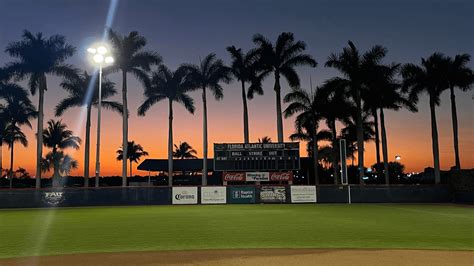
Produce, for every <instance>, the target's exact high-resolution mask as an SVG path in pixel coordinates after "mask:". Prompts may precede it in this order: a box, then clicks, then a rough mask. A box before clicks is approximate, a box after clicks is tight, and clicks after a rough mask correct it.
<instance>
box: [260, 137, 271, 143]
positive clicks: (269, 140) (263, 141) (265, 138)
mask: <svg viewBox="0 0 474 266" xmlns="http://www.w3.org/2000/svg"><path fill="white" fill-rule="evenodd" d="M258 143H272V138H270V137H269V136H263V137H262V138H261V139H260V138H259V139H258Z"/></svg>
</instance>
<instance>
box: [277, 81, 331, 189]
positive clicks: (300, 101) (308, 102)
mask: <svg viewBox="0 0 474 266" xmlns="http://www.w3.org/2000/svg"><path fill="white" fill-rule="evenodd" d="M324 100H325V99H323V98H322V94H321V93H320V92H319V90H316V91H315V92H311V93H308V92H306V91H304V90H302V89H295V90H293V91H292V92H290V93H288V94H287V95H286V96H285V98H284V99H283V101H284V102H285V103H289V105H288V107H287V108H286V110H285V111H284V115H285V118H288V117H291V116H293V115H295V114H297V116H296V119H295V127H296V131H297V132H301V131H302V128H305V129H306V130H307V133H311V134H312V135H311V136H310V139H311V141H312V144H313V147H312V151H313V163H314V164H313V165H314V176H315V180H316V184H319V176H318V171H317V169H318V141H315V140H319V139H318V138H317V134H318V128H319V121H320V120H321V119H322V116H321V113H320V105H319V103H320V102H321V101H324ZM308 125H310V127H308Z"/></svg>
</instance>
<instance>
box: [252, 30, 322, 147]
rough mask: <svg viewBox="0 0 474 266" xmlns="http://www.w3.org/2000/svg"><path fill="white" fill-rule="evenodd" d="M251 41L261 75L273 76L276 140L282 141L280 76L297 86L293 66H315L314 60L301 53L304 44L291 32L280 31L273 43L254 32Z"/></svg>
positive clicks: (297, 80) (297, 82) (298, 82)
mask: <svg viewBox="0 0 474 266" xmlns="http://www.w3.org/2000/svg"><path fill="white" fill-rule="evenodd" d="M253 42H254V43H255V44H256V45H257V50H256V51H257V53H258V54H259V62H260V64H261V67H262V69H264V71H263V72H262V77H265V76H267V75H268V74H270V73H273V75H274V77H275V86H274V87H273V89H274V90H275V94H276V113H277V133H278V142H283V120H282V110H281V85H280V77H281V76H283V77H285V79H286V80H287V81H288V84H289V85H290V87H292V88H299V86H300V79H299V77H298V73H297V72H296V70H295V67H297V66H304V65H309V66H312V67H316V61H315V60H314V59H313V58H312V57H311V56H310V55H307V54H303V52H304V50H305V49H306V44H305V43H304V42H303V41H295V37H294V36H293V33H291V32H283V33H281V34H280V35H279V36H278V38H277V40H276V42H275V45H274V44H272V43H271V42H270V41H269V40H268V39H267V38H265V37H264V36H263V35H261V34H256V35H255V36H254V37H253Z"/></svg>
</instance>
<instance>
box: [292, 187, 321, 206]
mask: <svg viewBox="0 0 474 266" xmlns="http://www.w3.org/2000/svg"><path fill="white" fill-rule="evenodd" d="M304 202H316V187H315V186H291V203H304Z"/></svg>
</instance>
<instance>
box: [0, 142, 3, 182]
mask: <svg viewBox="0 0 474 266" xmlns="http://www.w3.org/2000/svg"><path fill="white" fill-rule="evenodd" d="M2 143H3V139H2V138H0V178H1V177H2V174H3V172H2V171H3V145H2Z"/></svg>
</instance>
